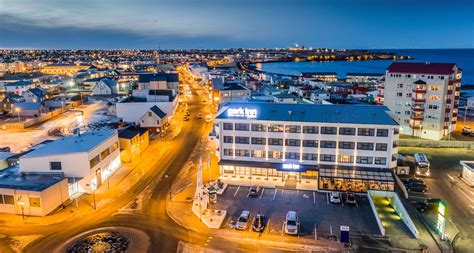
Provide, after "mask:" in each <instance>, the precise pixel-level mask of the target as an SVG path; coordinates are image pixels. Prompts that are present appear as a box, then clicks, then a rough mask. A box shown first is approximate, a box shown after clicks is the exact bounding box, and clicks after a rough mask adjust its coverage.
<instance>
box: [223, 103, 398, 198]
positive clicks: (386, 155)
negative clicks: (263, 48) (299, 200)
mask: <svg viewBox="0 0 474 253" xmlns="http://www.w3.org/2000/svg"><path fill="white" fill-rule="evenodd" d="M387 110H388V109H387V108H385V107H377V106H365V105H364V106H347V105H309V104H278V103H250V102H229V103H226V104H224V105H222V106H221V109H220V110H219V112H218V115H217V117H216V119H215V123H216V125H215V127H216V129H215V130H216V133H217V138H216V142H217V147H218V152H217V153H218V156H219V169H220V176H221V179H222V180H224V181H227V182H229V183H233V184H244V185H249V184H261V185H271V186H283V187H290V188H297V189H311V190H339V191H356V192H365V191H367V190H369V189H377V190H393V187H394V185H393V177H392V175H391V168H394V167H395V166H396V155H397V153H398V138H399V132H398V131H399V130H398V128H399V126H398V124H397V122H396V121H395V120H394V119H393V118H392V117H391V116H390V115H389V114H387Z"/></svg>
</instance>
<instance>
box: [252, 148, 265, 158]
mask: <svg viewBox="0 0 474 253" xmlns="http://www.w3.org/2000/svg"><path fill="white" fill-rule="evenodd" d="M265 154H266V152H265V150H252V157H255V158H265Z"/></svg>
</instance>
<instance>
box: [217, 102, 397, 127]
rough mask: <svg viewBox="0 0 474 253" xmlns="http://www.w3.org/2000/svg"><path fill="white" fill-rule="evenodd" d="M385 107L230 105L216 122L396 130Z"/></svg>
mask: <svg viewBox="0 0 474 253" xmlns="http://www.w3.org/2000/svg"><path fill="white" fill-rule="evenodd" d="M229 109H242V110H245V109H247V110H252V113H254V112H255V113H256V114H255V115H252V117H251V118H247V117H245V115H237V116H232V115H230V116H229V113H228V110H229ZM388 111H389V110H388V108H387V107H385V106H376V105H366V104H361V105H340V104H334V105H315V104H287V103H265V102H249V101H247V102H242V101H239V102H236V101H230V102H227V103H224V104H222V105H221V109H220V111H219V113H218V115H217V117H216V119H235V120H248V119H250V120H268V121H287V122H318V123H341V124H367V125H390V126H398V123H397V122H396V121H395V119H393V118H392V117H391V116H390V115H389V114H388V113H387V112H388Z"/></svg>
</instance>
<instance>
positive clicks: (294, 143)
mask: <svg viewBox="0 0 474 253" xmlns="http://www.w3.org/2000/svg"><path fill="white" fill-rule="evenodd" d="M300 143H301V142H300V140H298V139H286V140H285V145H286V146H293V147H298V146H300Z"/></svg>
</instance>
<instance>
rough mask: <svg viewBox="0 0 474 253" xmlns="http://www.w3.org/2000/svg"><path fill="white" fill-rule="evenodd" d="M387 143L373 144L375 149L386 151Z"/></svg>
mask: <svg viewBox="0 0 474 253" xmlns="http://www.w3.org/2000/svg"><path fill="white" fill-rule="evenodd" d="M387 147H388V145H387V144H386V143H377V144H375V150H377V151H387Z"/></svg>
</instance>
